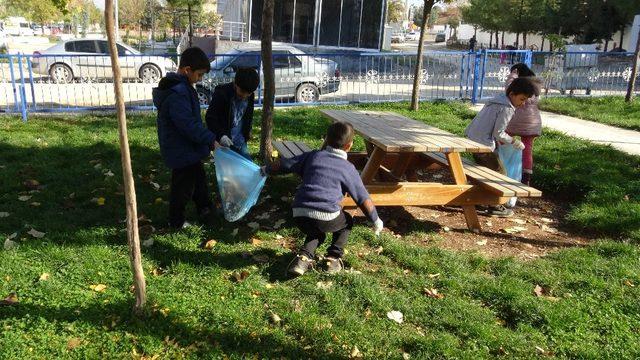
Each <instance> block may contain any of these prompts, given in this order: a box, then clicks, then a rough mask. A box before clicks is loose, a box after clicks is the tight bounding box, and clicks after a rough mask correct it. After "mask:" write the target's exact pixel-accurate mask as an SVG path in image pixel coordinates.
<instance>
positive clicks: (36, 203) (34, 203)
mask: <svg viewBox="0 0 640 360" xmlns="http://www.w3.org/2000/svg"><path fill="white" fill-rule="evenodd" d="M29 205H31V206H33V207H38V206H40V205H41V204H40V203H39V202H37V201H34V202H32V203H31V204H29Z"/></svg>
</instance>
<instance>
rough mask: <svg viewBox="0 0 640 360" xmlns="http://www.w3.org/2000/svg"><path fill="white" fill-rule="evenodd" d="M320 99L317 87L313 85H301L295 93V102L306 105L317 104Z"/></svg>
mask: <svg viewBox="0 0 640 360" xmlns="http://www.w3.org/2000/svg"><path fill="white" fill-rule="evenodd" d="M319 98H320V93H319V92H318V87H317V86H315V85H314V84H309V83H306V84H301V85H300V86H298V90H297V91H296V102H299V103H303V104H308V103H313V102H317V101H318V99H319Z"/></svg>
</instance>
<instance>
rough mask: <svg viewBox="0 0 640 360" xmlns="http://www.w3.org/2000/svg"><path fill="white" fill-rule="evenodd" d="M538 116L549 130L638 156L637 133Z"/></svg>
mask: <svg viewBox="0 0 640 360" xmlns="http://www.w3.org/2000/svg"><path fill="white" fill-rule="evenodd" d="M472 108H473V109H474V110H476V111H480V109H482V105H481V104H479V105H475V106H473V107H472ZM540 114H541V115H542V125H543V126H545V127H547V128H549V129H553V130H556V131H560V132H562V133H564V134H566V135H569V136H573V137H577V138H580V139H584V140H588V141H591V142H594V143H597V144H604V145H611V146H612V147H614V148H615V149H618V150H620V151H622V152H625V153H627V154H630V155H637V156H640V132H639V131H633V130H626V129H620V128H617V127H614V126H609V125H604V124H600V123H596V122H593V121H587V120H582V119H578V118H574V117H571V116H566V115H560V114H555V113H550V112H546V111H541V112H540Z"/></svg>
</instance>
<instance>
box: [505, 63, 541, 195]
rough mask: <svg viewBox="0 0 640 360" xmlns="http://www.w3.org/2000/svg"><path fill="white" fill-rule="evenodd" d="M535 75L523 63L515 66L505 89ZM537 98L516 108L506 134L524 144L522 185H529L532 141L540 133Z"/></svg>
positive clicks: (531, 166) (531, 165)
mask: <svg viewBox="0 0 640 360" xmlns="http://www.w3.org/2000/svg"><path fill="white" fill-rule="evenodd" d="M535 76H536V74H535V73H534V72H533V71H531V69H529V67H528V66H527V65H525V64H523V63H519V64H515V65H513V66H512V67H511V73H510V74H509V76H508V77H507V83H506V87H509V84H511V82H513V80H514V79H516V78H518V77H531V78H533V77H535ZM538 100H539V98H538V97H537V96H533V97H531V98H530V99H528V100H527V101H526V102H525V103H524V105H522V106H520V107H518V108H516V111H515V114H514V115H513V118H511V121H509V125H507V130H506V131H507V134H509V135H511V136H514V135H516V136H520V139H521V140H522V143H523V144H524V150H523V152H522V183H524V184H526V185H529V183H530V181H531V175H532V174H533V141H534V139H535V138H536V137H538V136H540V134H541V133H542V119H541V118H540V110H539V109H538Z"/></svg>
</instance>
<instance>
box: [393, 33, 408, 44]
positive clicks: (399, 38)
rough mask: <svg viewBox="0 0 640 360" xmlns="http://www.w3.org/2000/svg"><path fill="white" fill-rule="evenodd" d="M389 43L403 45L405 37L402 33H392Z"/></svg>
mask: <svg viewBox="0 0 640 360" xmlns="http://www.w3.org/2000/svg"><path fill="white" fill-rule="evenodd" d="M391 42H392V43H403V42H405V36H404V33H402V32H394V33H393V34H391Z"/></svg>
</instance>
